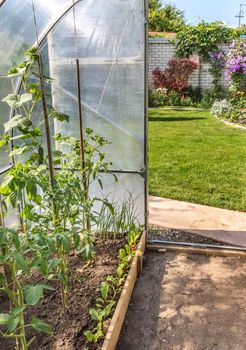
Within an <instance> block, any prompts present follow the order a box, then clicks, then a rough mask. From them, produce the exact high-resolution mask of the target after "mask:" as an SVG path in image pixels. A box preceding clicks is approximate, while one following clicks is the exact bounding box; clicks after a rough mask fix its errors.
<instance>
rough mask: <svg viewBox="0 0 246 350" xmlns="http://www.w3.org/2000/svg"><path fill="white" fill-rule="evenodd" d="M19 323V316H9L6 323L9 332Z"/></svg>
mask: <svg viewBox="0 0 246 350" xmlns="http://www.w3.org/2000/svg"><path fill="white" fill-rule="evenodd" d="M19 323H20V317H18V316H17V317H10V319H9V320H8V323H7V329H8V331H9V332H13V331H14V330H15V329H16V328H17V326H18V324H19Z"/></svg>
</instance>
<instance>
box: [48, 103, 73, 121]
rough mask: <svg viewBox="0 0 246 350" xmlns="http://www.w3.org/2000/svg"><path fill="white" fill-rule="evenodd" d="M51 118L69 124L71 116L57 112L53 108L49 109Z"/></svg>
mask: <svg viewBox="0 0 246 350" xmlns="http://www.w3.org/2000/svg"><path fill="white" fill-rule="evenodd" d="M48 112H49V117H50V118H54V119H57V120H60V121H61V122H64V121H65V122H67V123H68V122H69V116H68V115H67V114H64V113H60V112H58V111H56V110H55V109H54V108H53V107H52V106H49V107H48Z"/></svg>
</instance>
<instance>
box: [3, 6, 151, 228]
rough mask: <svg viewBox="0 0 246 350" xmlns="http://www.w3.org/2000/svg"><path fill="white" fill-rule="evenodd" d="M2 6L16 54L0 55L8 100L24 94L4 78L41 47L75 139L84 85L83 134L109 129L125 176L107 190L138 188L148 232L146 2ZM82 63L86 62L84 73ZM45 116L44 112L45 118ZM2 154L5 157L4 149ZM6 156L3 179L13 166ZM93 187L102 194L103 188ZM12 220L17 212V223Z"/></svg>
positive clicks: (7, 39) (7, 44)
mask: <svg viewBox="0 0 246 350" xmlns="http://www.w3.org/2000/svg"><path fill="white" fill-rule="evenodd" d="M0 6H1V7H0V22H1V23H2V26H1V27H2V28H4V30H3V32H2V34H1V35H3V37H2V40H1V44H0V46H2V47H1V52H2V53H5V54H6V52H8V54H7V55H6V56H5V57H3V56H2V57H0V76H1V88H0V100H2V99H3V98H4V97H5V96H6V95H7V94H8V93H18V92H19V91H21V84H20V82H19V81H18V80H16V79H12V84H11V86H10V85H9V81H7V80H6V78H4V75H6V73H7V71H8V69H10V68H11V66H12V65H13V64H18V63H20V62H21V61H22V59H23V55H24V52H25V50H26V49H28V48H29V47H35V46H38V47H39V49H40V52H41V56H42V61H43V66H42V69H43V71H44V73H46V72H48V73H50V76H51V77H52V79H54V80H53V82H52V83H51V84H50V85H51V86H50V87H49V88H50V93H51V95H52V102H51V103H52V105H53V106H55V108H56V109H58V110H60V111H61V112H64V113H67V114H68V115H70V117H71V118H72V123H71V125H69V128H71V129H70V130H69V131H68V133H69V134H70V136H71V135H74V136H78V133H77V125H78V124H77V119H76V118H77V108H78V106H77V97H76V96H77V94H76V93H75V88H76V89H77V83H78V84H80V87H79V88H80V93H81V101H80V103H81V107H80V108H81V115H82V119H83V131H84V129H85V128H88V127H90V128H92V129H93V130H94V129H96V131H98V132H100V131H102V134H103V136H105V137H106V138H108V139H109V141H112V145H111V146H110V151H109V153H110V157H109V161H112V164H113V165H112V168H113V169H111V170H112V172H113V173H115V174H116V175H117V177H118V178H119V180H118V184H117V185H116V184H115V183H109V184H107V185H106V189H105V192H104V195H108V194H109V193H110V194H112V193H113V196H116V199H115V200H117V199H118V198H121V197H122V193H123V192H124V191H125V190H127V191H128V192H130V193H131V194H132V195H133V197H134V198H135V201H136V203H137V208H138V211H139V213H140V222H141V223H142V224H144V225H145V228H146V229H147V226H148V183H147V54H146V53H147V5H146V1H145V0H141V1H137V0H127V1H115V0H108V1H107V2H106V3H105V2H103V1H98V2H97V6H95V2H93V1H90V0H73V1H66V0H64V1H57V0H53V1H49V2H47V4H44V2H41V1H38V0H33V1H31V0H29V1H27V2H25V4H23V2H22V1H14V0H6V1H3V2H2V3H1V5H0ZM119 13H121V16H120V17H119V16H117V14H119ZM24 19H25V20H24ZM113 19H114V20H113ZM71 23H72V25H71ZM3 39H4V40H3ZM64 43H65V45H64ZM66 45H67V46H66ZM93 45H94V46H93ZM6 50H7V51H6ZM59 55H60V57H59ZM76 60H77V61H79V69H78V70H77V73H76V68H75V67H76ZM93 71H96V72H93ZM78 74H80V80H79V82H78V81H77V75H78ZM86 79H87V80H86ZM76 81H77V83H76ZM98 81H99V82H98ZM63 83H64V86H61V85H62V84H63ZM93 94H94V96H93ZM95 101H97V105H96V103H95ZM7 113H8V115H9V117H10V118H11V117H12V116H13V111H12V110H11V109H9V110H7V109H6V106H5V105H4V106H3V102H0V114H1V115H2V116H3V117H2V118H1V119H2V121H1V123H3V122H6V121H7V118H6V115H7ZM42 114H43V111H40V116H39V118H40V120H42ZM119 114H120V116H119ZM4 118H5V119H4ZM53 128H55V129H56V130H55V131H57V130H58V131H62V132H66V131H67V130H65V129H64V128H63V125H62V123H57V125H52V130H51V134H52V135H53V133H54V130H53ZM48 142H49V141H48ZM52 147H54V145H52ZM0 152H1V151H0ZM111 153H112V154H111ZM0 156H1V158H2V157H3V153H0ZM2 159H3V162H1V164H0V175H1V176H3V175H4V174H5V173H6V171H8V170H9V169H10V168H11V166H12V163H10V164H7V160H6V159H5V158H2ZM106 182H107V180H106ZM93 191H94V192H95V193H98V191H99V189H98V188H95V189H94V190H93ZM122 191H123V192H122ZM117 193H118V194H117ZM12 219H13V217H12V216H11V220H10V223H11V222H12Z"/></svg>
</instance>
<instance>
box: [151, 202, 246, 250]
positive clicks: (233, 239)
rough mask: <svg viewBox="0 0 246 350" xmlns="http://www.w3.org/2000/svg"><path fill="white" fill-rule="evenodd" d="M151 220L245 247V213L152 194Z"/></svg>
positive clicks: (165, 225) (158, 223) (152, 222)
mask: <svg viewBox="0 0 246 350" xmlns="http://www.w3.org/2000/svg"><path fill="white" fill-rule="evenodd" d="M149 222H150V224H153V225H157V226H161V227H166V228H173V229H178V230H181V231H185V232H191V233H195V234H199V235H200V236H204V237H209V238H213V239H215V240H217V241H221V242H225V243H230V244H235V245H240V246H245V247H246V213H242V212H237V211H233V210H225V209H219V208H213V207H208V206H205V205H199V204H193V203H187V202H180V201H176V200H173V199H166V198H161V197H153V196H150V197H149Z"/></svg>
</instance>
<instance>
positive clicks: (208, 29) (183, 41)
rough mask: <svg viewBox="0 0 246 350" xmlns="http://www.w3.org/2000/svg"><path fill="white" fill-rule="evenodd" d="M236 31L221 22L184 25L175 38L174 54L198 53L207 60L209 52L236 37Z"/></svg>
mask: <svg viewBox="0 0 246 350" xmlns="http://www.w3.org/2000/svg"><path fill="white" fill-rule="evenodd" d="M238 35H239V34H238V31H237V30H236V29H234V28H230V27H227V26H226V25H224V24H223V23H222V22H211V23H208V22H204V21H202V22H200V23H198V25H196V26H186V27H183V29H182V30H181V31H180V32H179V33H178V35H177V38H176V45H177V46H176V54H177V56H178V57H189V56H190V55H192V54H197V55H199V56H200V57H201V58H202V59H203V60H204V61H208V60H209V58H210V56H209V54H210V52H213V51H218V45H219V44H221V43H227V42H228V41H230V40H232V39H234V38H236V37H238Z"/></svg>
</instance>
